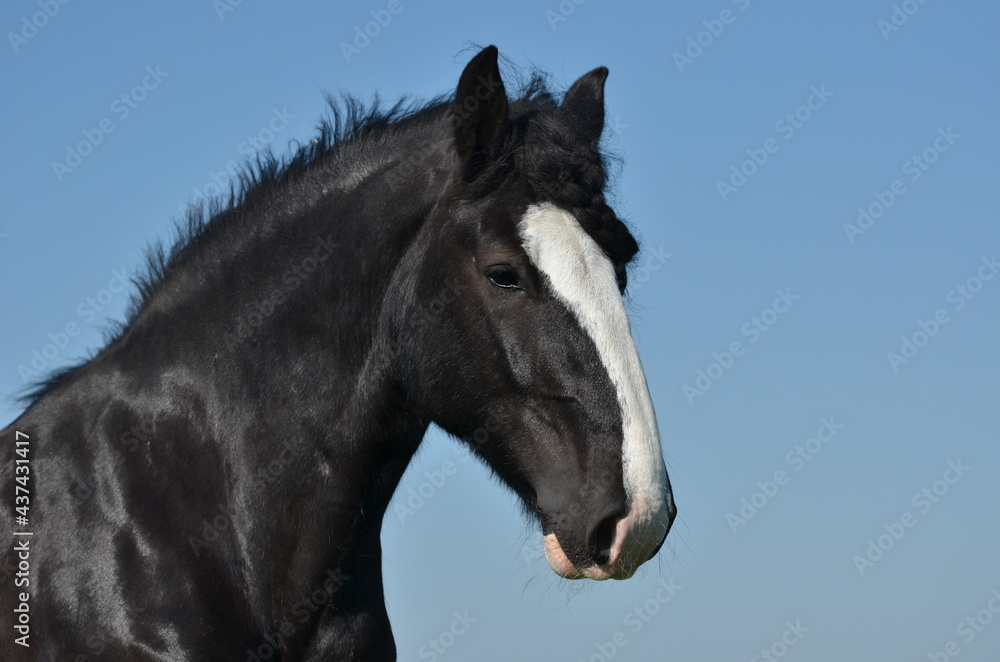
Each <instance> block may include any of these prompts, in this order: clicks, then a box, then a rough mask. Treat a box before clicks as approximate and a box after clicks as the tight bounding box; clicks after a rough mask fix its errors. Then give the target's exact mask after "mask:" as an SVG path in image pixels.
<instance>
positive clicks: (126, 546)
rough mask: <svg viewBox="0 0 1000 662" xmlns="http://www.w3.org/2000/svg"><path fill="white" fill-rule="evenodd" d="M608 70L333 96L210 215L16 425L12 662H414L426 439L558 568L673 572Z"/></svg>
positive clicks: (8, 581)
mask: <svg viewBox="0 0 1000 662" xmlns="http://www.w3.org/2000/svg"><path fill="white" fill-rule="evenodd" d="M607 73H608V72H607V69H604V68H599V69H595V70H594V71H592V72H590V73H588V74H586V75H585V76H583V77H581V78H580V79H579V80H577V81H576V82H575V83H574V84H573V85H572V86H571V87H570V89H569V91H568V92H567V93H566V94H565V96H564V98H563V99H562V101H561V102H557V101H556V100H555V99H554V97H553V96H552V95H551V94H550V93H549V92H548V91H547V89H546V86H545V85H544V83H543V82H541V79H540V78H538V77H536V78H535V79H533V81H532V82H530V83H529V84H527V86H526V90H525V92H524V94H522V95H521V96H520V97H519V98H517V99H516V100H512V101H511V100H508V97H507V92H506V91H505V88H504V85H503V82H502V80H501V77H500V72H499V69H498V66H497V50H496V48H494V47H488V48H485V49H483V50H482V51H480V52H479V53H478V54H477V55H476V56H475V57H474V58H473V59H472V61H471V62H470V63H469V64H468V66H467V67H466V69H465V71H464V72H463V73H462V76H461V79H460V80H459V83H458V88H457V91H456V94H455V96H454V97H452V98H449V99H446V100H438V101H435V102H432V103H430V104H427V105H424V106H422V107H419V108H412V107H411V108H407V107H404V106H402V105H397V106H395V107H394V108H393V109H391V110H388V111H379V110H377V109H375V110H365V109H363V108H361V107H360V106H359V105H358V104H357V103H355V102H351V101H348V102H346V105H341V106H336V105H335V109H334V120H333V121H332V122H327V123H324V124H323V125H322V129H321V135H320V136H319V138H318V139H316V140H314V141H311V142H310V143H309V144H307V145H305V146H302V147H300V148H299V149H298V151H297V152H296V153H295V155H294V156H292V157H291V158H290V159H289V160H287V161H285V162H283V163H278V162H276V161H275V160H274V159H265V160H263V161H262V162H259V163H258V164H257V166H256V167H255V168H253V169H252V173H251V174H248V175H247V179H246V181H244V182H243V184H242V186H241V187H240V188H239V190H238V191H237V192H235V193H234V194H233V196H232V197H231V199H230V200H229V202H228V204H226V205H224V206H222V205H217V206H216V207H214V208H212V209H209V210H207V212H204V214H203V213H202V212H197V213H193V214H192V215H191V217H190V219H189V223H188V226H189V227H188V228H187V231H186V233H185V235H186V236H185V237H184V238H183V239H182V240H181V241H180V242H178V244H177V245H175V246H174V247H173V248H172V249H171V250H170V251H169V252H162V251H161V252H156V251H154V252H153V254H152V255H153V257H152V258H151V260H150V270H149V271H150V273H149V275H148V276H147V277H146V278H144V279H143V280H142V282H140V284H139V285H140V293H139V295H138V296H137V297H136V300H135V301H134V302H133V309H132V311H131V312H130V314H129V317H128V321H127V323H125V324H124V325H122V327H121V328H120V329H119V330H118V332H117V333H116V335H115V337H114V338H113V339H111V340H110V342H108V344H107V345H106V346H105V347H104V348H103V349H102V350H101V351H100V352H99V353H97V354H96V355H95V356H94V357H93V358H92V359H90V360H88V361H87V362H86V363H84V364H82V365H79V366H76V367H73V368H71V369H69V370H66V371H63V372H62V373H60V374H58V375H55V376H54V377H52V378H51V379H50V380H49V381H48V382H47V383H45V384H44V385H42V386H41V387H40V388H39V389H38V390H37V391H36V392H35V393H33V394H32V395H31V396H30V397H31V404H30V407H29V408H28V409H27V411H25V413H24V414H23V415H22V416H21V417H20V418H18V419H17V420H16V421H15V422H14V423H13V424H11V426H10V427H8V428H6V429H5V430H3V431H2V433H0V434H2V444H3V445H2V447H3V449H4V454H3V461H2V462H0V490H2V493H3V495H4V500H5V503H4V507H3V515H2V517H0V537H2V538H3V540H4V541H5V542H4V543H3V546H4V548H3V551H2V558H0V561H2V570H3V572H2V574H3V577H2V589H0V658H2V659H3V660H11V661H13V660H18V659H35V660H59V661H66V660H99V659H100V660H172V661H173V660H192V661H198V662H203V661H207V660H238V661H240V662H242V661H244V660H254V659H259V660H279V659H280V660H286V661H288V660H394V659H395V644H394V642H393V638H392V632H391V629H390V626H389V620H388V618H387V615H386V610H385V603H384V597H383V590H382V572H381V547H380V540H379V537H380V531H381V525H382V518H383V515H384V514H385V512H386V508H387V506H388V504H389V500H390V499H391V497H392V494H393V491H394V490H395V488H396V485H397V483H398V482H399V480H400V477H401V476H402V475H403V471H404V470H405V469H406V466H407V464H408V463H409V461H410V458H411V457H412V456H413V454H414V452H415V451H416V449H417V447H418V445H419V444H420V441H421V439H422V438H423V436H424V433H425V432H426V430H427V428H428V426H429V425H430V424H431V423H432V422H433V423H436V424H437V425H439V426H440V427H441V428H443V429H444V430H446V431H447V432H449V433H450V434H452V435H455V436H456V437H459V438H462V439H465V440H466V442H467V443H469V444H470V445H471V446H472V447H473V449H474V451H475V453H476V454H477V455H478V456H480V457H481V458H482V459H483V460H484V461H485V462H486V463H487V464H488V466H489V467H491V469H492V470H493V471H494V472H495V473H496V474H497V475H498V476H499V477H500V478H501V479H502V480H503V482H504V483H506V484H507V485H508V486H509V487H510V488H511V489H512V490H514V491H515V492H516V493H517V495H518V496H519V497H520V499H521V500H522V501H523V504H524V508H525V510H526V511H527V512H528V513H530V514H531V516H533V517H535V518H537V520H538V521H539V523H540V525H541V528H542V531H543V533H544V536H545V539H544V540H545V543H544V544H545V553H546V556H547V558H548V561H549V564H550V565H551V566H552V569H553V570H554V571H555V572H556V573H558V574H559V575H561V576H563V577H568V578H582V577H588V578H591V579H607V578H616V579H622V578H626V577H629V576H631V575H632V574H633V573H634V572H635V570H636V568H637V567H638V566H639V565H640V564H642V563H644V562H645V561H646V560H648V559H649V558H651V557H652V556H653V555H654V554H655V553H656V552H657V550H658V549H659V548H660V546H661V545H662V543H663V541H664V539H665V537H666V534H667V531H668V529H669V528H670V524H671V522H672V520H673V518H674V514H675V509H674V505H673V499H672V496H671V491H670V485H669V482H668V480H667V473H666V469H665V467H664V463H663V459H662V456H661V453H660V442H659V438H658V434H657V426H656V420H655V417H654V414H653V408H652V404H651V402H650V397H649V393H648V390H647V386H646V381H645V377H644V375H643V371H642V367H641V365H640V362H639V357H638V354H637V352H636V349H635V344H634V343H633V341H632V338H631V334H630V329H629V323H628V317H627V314H626V310H625V307H624V305H623V301H622V295H623V292H624V291H625V286H626V265H627V264H628V263H629V261H630V260H631V259H632V257H633V256H634V255H635V253H636V252H637V250H638V247H637V245H636V242H635V240H634V238H633V237H632V235H631V234H630V233H629V231H628V229H627V228H626V226H625V225H624V224H623V223H622V222H621V221H620V220H619V219H618V218H617V217H616V215H615V213H614V211H613V210H612V209H611V208H610V207H609V206H608V204H607V202H606V200H605V196H604V191H605V186H606V172H605V167H604V157H603V156H602V153H601V151H600V149H599V141H600V136H601V132H602V128H603V125H604V81H605V78H606V77H607ZM337 108H339V109H340V110H337ZM202 216H204V217H205V218H204V220H203V218H202ZM484 431H488V432H485V433H484ZM15 496H16V497H17V501H16V503H14V504H13V507H12V505H11V503H10V500H12V499H14V498H15ZM23 644H28V647H25V646H24V645H23Z"/></svg>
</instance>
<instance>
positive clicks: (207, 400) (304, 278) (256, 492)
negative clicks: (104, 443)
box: [118, 168, 435, 604]
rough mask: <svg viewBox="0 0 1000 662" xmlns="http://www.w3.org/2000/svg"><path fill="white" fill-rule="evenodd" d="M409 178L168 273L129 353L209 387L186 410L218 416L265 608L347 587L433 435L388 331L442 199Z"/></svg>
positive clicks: (210, 251) (237, 513)
mask: <svg viewBox="0 0 1000 662" xmlns="http://www.w3.org/2000/svg"><path fill="white" fill-rule="evenodd" d="M388 172H389V173H390V174H391V172H392V169H389V171H388ZM404 172H406V173H408V174H409V176H408V177H404V178H403V179H397V180H395V182H394V184H393V186H394V190H392V191H389V190H386V187H385V186H384V185H383V182H380V181H378V180H377V179H374V178H375V177H384V176H385V175H384V174H383V175H373V176H371V177H369V179H368V180H366V181H363V182H361V183H359V185H357V186H355V187H354V189H353V191H352V192H351V193H350V194H347V195H343V194H338V196H337V197H335V198H334V199H332V200H330V199H326V200H325V199H324V198H323V196H317V198H316V200H314V201H313V202H314V203H313V204H309V205H304V206H303V205H302V204H301V199H300V202H299V204H298V205H297V211H296V214H295V215H294V216H291V217H285V218H282V221H281V222H282V223H283V224H285V228H284V229H282V230H280V231H279V230H275V229H274V228H272V227H269V226H264V227H263V229H262V230H261V231H260V236H261V237H264V240H263V241H256V242H255V241H247V240H246V239H243V240H240V241H239V242H237V245H238V246H239V249H240V250H241V251H243V253H242V254H235V255H228V254H226V253H225V246H219V247H215V246H212V245H210V244H209V245H203V246H201V247H200V248H198V250H199V251H201V252H202V254H203V256H204V259H205V260H207V261H210V263H209V264H208V266H206V267H204V268H203V270H199V269H200V265H199V264H197V262H196V260H197V259H198V258H199V257H201V256H195V257H194V258H193V259H192V262H191V264H190V265H182V267H181V268H180V269H179V270H178V272H177V273H174V274H171V275H170V280H169V281H168V282H166V283H164V284H163V287H162V289H161V292H160V294H159V295H158V297H157V298H154V299H153V300H151V301H150V303H149V305H148V306H147V309H146V310H144V311H143V312H142V313H141V314H140V315H139V316H138V318H137V319H136V320H135V323H134V324H133V325H132V327H130V329H129V331H128V332H127V333H126V334H125V335H124V336H123V338H122V341H121V343H120V347H119V352H118V356H119V357H120V360H121V361H123V362H124V363H125V364H127V363H129V362H130V361H135V362H136V363H135V365H147V366H149V368H150V369H151V370H152V371H153V372H157V373H159V374H161V375H163V374H167V373H176V372H178V371H180V372H183V373H185V374H188V375H189V376H190V379H188V380H187V381H188V382H189V383H192V384H197V385H198V386H197V389H198V390H199V391H200V392H196V393H193V394H190V395H189V396H186V397H190V398H192V399H193V400H201V402H198V403H196V404H197V406H192V407H191V409H192V410H193V409H197V410H200V411H202V412H210V413H209V416H210V417H213V420H210V421H208V424H207V425H206V426H205V427H206V429H208V430H211V431H212V434H213V435H215V436H214V438H212V439H208V440H206V442H207V443H210V444H212V446H213V447H214V448H215V449H217V453H213V454H212V455H211V456H212V457H220V458H221V460H222V463H223V465H225V466H223V467H219V469H220V471H221V472H223V473H224V474H225V475H224V478H223V481H224V483H225V484H226V488H225V490H226V494H225V495H224V496H223V497H222V498H223V499H224V500H225V501H226V502H227V503H226V504H225V507H226V508H230V509H232V512H233V513H234V516H233V518H234V530H233V533H234V540H235V542H234V548H236V549H238V550H239V552H240V554H241V555H242V556H243V557H244V561H245V563H246V565H247V566H248V572H249V574H251V575H252V576H251V577H250V579H252V580H254V581H258V582H259V584H258V585H259V586H261V591H262V594H261V595H260V596H259V598H260V599H262V600H266V601H271V602H273V603H275V604H277V603H280V602H281V601H282V600H286V601H289V602H288V603H291V602H293V601H294V599H296V598H297V597H299V595H301V594H302V593H303V592H304V591H307V590H308V588H309V587H310V586H311V585H312V584H313V583H314V582H315V581H316V579H317V577H320V576H322V574H323V573H324V572H326V571H329V570H338V569H339V570H343V571H344V572H346V573H347V574H350V573H351V568H352V564H356V563H358V562H359V559H361V558H364V557H369V556H370V555H372V554H374V553H376V552H377V545H378V535H379V530H380V526H381V518H382V515H383V514H384V512H385V509H386V508H387V506H388V502H389V499H390V497H391V495H392V492H393V491H394V489H395V487H396V484H397V483H398V481H399V479H400V478H401V476H402V474H403V471H404V470H405V468H406V466H407V464H408V462H409V460H410V457H411V456H412V454H413V452H414V451H415V450H416V447H417V445H418V444H419V442H420V439H421V438H422V436H423V434H424V432H425V431H426V428H427V425H428V424H429V423H428V421H427V420H425V419H424V418H423V417H422V416H421V415H420V413H419V412H418V411H416V410H415V409H414V408H413V403H412V402H409V401H408V400H407V399H406V397H405V394H404V393H403V392H402V391H401V385H400V384H399V382H398V379H397V376H396V375H395V362H394V352H395V351H396V350H395V345H394V340H395V339H394V338H393V337H392V335H391V332H390V329H387V328H385V326H384V322H385V319H386V314H387V312H386V309H387V307H390V308H391V307H392V306H396V305H399V301H398V300H389V299H387V296H389V297H397V298H398V297H399V296H400V294H399V292H398V291H395V290H394V289H393V287H392V285H393V283H394V282H395V283H397V284H398V281H399V280H400V276H399V274H398V273H397V266H398V265H399V264H400V263H401V262H405V261H406V260H407V259H409V260H411V261H412V260H413V259H414V251H413V250H412V242H413V241H414V239H415V237H416V236H417V235H418V234H420V231H421V229H422V228H423V226H424V222H425V221H426V218H427V214H428V212H429V209H430V208H431V207H432V206H433V196H434V195H435V193H434V191H433V187H428V186H427V185H426V170H425V169H413V168H410V169H408V170H405V171H404ZM410 179H413V180H417V179H420V180H421V181H422V182H424V183H423V188H421V187H420V186H419V185H410V182H409V180H410ZM378 195H392V196H394V197H392V199H385V198H382V199H378V198H377V196H378ZM386 210H390V211H391V214H389V213H386ZM254 221H255V219H244V220H242V222H241V223H240V224H239V225H242V226H250V225H251V224H252V222H254ZM239 225H237V224H231V227H232V228H233V230H234V231H235V230H236V229H239ZM244 229H245V228H244ZM213 240H217V241H220V242H222V241H225V240H226V236H225V232H220V233H218V234H217V236H216V237H214V238H213ZM216 255H217V256H221V258H220V259H218V260H216V261H214V262H211V259H212V257H213V256H216ZM394 279H395V281H394ZM404 280H405V279H404ZM387 293H388V294H387ZM154 348H155V349H154ZM152 357H155V358H152ZM143 361H146V363H143ZM149 361H152V362H153V365H150V364H149V363H148V362H149ZM136 369H138V368H136ZM189 404H192V403H187V402H184V403H174V404H173V405H171V407H172V408H173V409H174V410H178V409H180V410H182V411H183V410H186V408H187V407H188V405H189ZM235 504H239V506H238V507H237V506H236V505H235ZM259 550H266V554H261V553H260V552H259ZM375 558H376V559H377V558H378V556H377V555H376V556H375ZM369 563H370V562H369ZM355 571H358V570H357V569H356V568H355ZM367 571H368V572H371V569H370V568H369V569H368V570H367ZM348 595H349V593H348V592H345V593H344V596H345V598H346V597H347V596H348Z"/></svg>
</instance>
